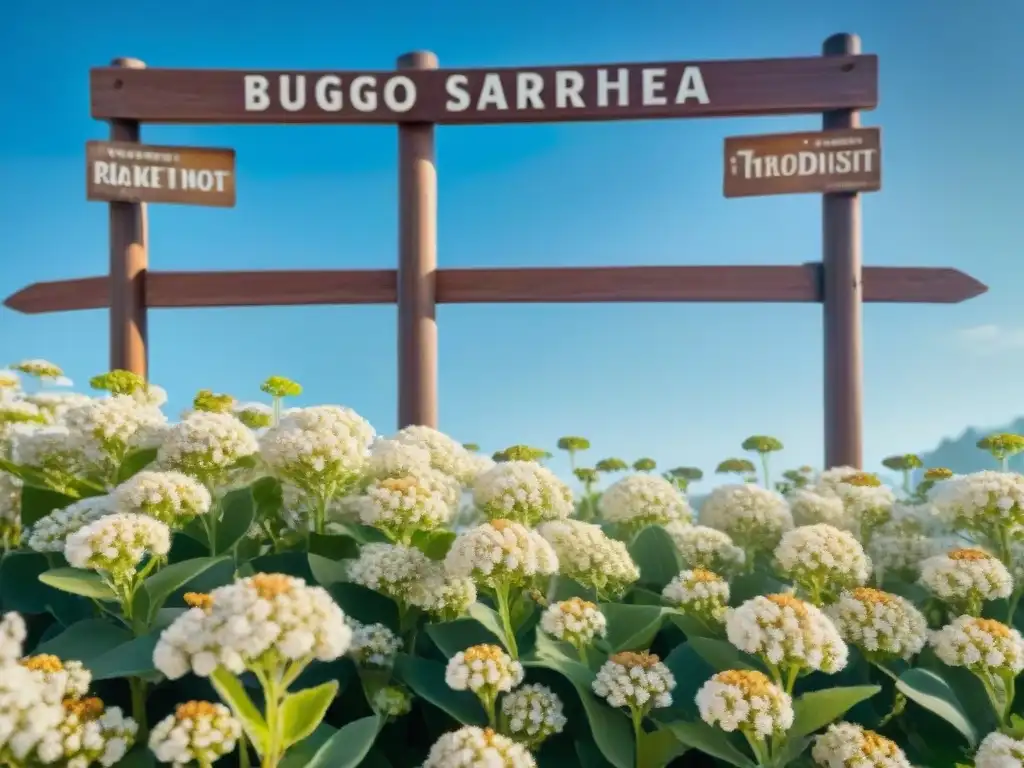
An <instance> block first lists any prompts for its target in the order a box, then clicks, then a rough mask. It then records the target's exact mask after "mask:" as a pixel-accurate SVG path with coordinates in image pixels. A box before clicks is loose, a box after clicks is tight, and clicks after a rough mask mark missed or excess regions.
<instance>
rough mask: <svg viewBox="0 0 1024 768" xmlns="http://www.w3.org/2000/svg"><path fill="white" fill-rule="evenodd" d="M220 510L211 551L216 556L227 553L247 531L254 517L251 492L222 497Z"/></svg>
mask: <svg viewBox="0 0 1024 768" xmlns="http://www.w3.org/2000/svg"><path fill="white" fill-rule="evenodd" d="M220 509H221V511H222V512H221V517H220V520H219V521H218V523H217V541H216V542H214V547H213V551H214V552H215V553H218V554H219V553H223V552H227V551H229V550H230V549H231V548H232V547H233V546H235V544H236V543H237V542H238V540H239V539H241V538H242V537H243V536H245V534H246V533H247V532H248V531H249V527H250V526H251V525H252V521H253V520H254V519H255V517H256V504H255V502H254V501H253V498H252V491H251V490H249V489H248V488H240V489H239V490H237V491H231V492H230V493H228V494H226V495H225V496H224V499H223V500H222V501H221V503H220ZM212 513H213V511H212V510H211V514H212Z"/></svg>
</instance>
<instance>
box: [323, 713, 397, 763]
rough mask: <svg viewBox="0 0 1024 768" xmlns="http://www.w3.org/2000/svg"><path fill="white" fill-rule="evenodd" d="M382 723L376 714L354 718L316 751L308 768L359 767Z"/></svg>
mask: <svg viewBox="0 0 1024 768" xmlns="http://www.w3.org/2000/svg"><path fill="white" fill-rule="evenodd" d="M381 725H382V723H381V721H380V718H378V717H377V716H376V715H371V716H370V717H364V718H361V719H359V720H353V721H352V722H351V723H349V724H348V725H346V726H345V727H344V728H342V729H341V730H339V731H338V732H337V733H335V734H334V735H333V736H331V738H330V739H328V740H327V743H326V744H324V745H323V746H322V747H320V749H318V750H317V751H316V754H315V755H313V759H312V760H310V761H309V762H308V763H306V768H357V766H359V765H362V763H363V759H364V758H365V757H366V755H367V754H369V752H370V750H371V749H373V743H374V741H376V739H377V734H378V733H379V732H380V727H381Z"/></svg>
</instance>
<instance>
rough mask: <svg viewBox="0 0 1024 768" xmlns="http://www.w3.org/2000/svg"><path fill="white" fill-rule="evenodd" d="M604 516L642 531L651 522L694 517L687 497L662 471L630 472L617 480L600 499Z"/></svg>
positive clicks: (685, 519) (629, 527) (683, 519)
mask: <svg viewBox="0 0 1024 768" xmlns="http://www.w3.org/2000/svg"><path fill="white" fill-rule="evenodd" d="M598 509H599V511H600V513H601V518H602V519H603V520H605V521H606V522H609V523H617V524H620V525H624V526H626V527H627V528H628V529H629V530H631V531H638V530H640V529H641V528H644V527H646V526H648V525H665V524H666V523H671V522H673V521H676V520H682V521H689V520H692V519H693V511H692V510H691V509H690V505H689V503H688V502H687V501H686V497H685V496H683V494H681V493H680V492H679V489H678V488H676V487H675V486H674V485H673V484H672V483H670V482H669V481H668V480H666V479H665V478H663V477H659V476H658V475H650V474H647V473H640V474H636V475H628V476H626V477H624V478H622V479H621V480H618V481H616V482H615V483H613V484H612V485H611V486H610V487H609V488H608V490H606V491H605V492H604V493H602V494H601V498H600V500H599V501H598Z"/></svg>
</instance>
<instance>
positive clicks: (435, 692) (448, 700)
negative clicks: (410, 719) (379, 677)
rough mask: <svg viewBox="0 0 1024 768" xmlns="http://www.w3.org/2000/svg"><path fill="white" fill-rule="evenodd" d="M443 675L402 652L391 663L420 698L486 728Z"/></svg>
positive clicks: (477, 709) (473, 700) (479, 711)
mask: <svg viewBox="0 0 1024 768" xmlns="http://www.w3.org/2000/svg"><path fill="white" fill-rule="evenodd" d="M444 672H445V668H444V665H443V664H439V663H438V662H436V661H429V660H427V659H420V658H416V657H414V656H408V655H406V654H404V653H402V654H399V655H398V658H397V659H396V660H395V676H396V677H397V678H398V679H399V680H401V681H402V682H403V683H405V684H406V685H407V686H409V688H411V689H412V691H413V693H415V694H416V695H417V696H419V697H420V698H421V699H423V700H425V701H428V702H430V703H431V704H433V705H434V706H435V707H437V708H438V709H441V710H443V711H445V712H447V713H448V714H449V715H451V716H452V717H454V718H455V719H456V720H458V721H459V722H460V723H462V724H463V725H479V726H484V725H487V717H486V715H485V714H484V710H483V707H482V706H481V705H480V701H479V700H478V699H477V697H476V696H474V695H473V694H472V693H470V692H469V691H453V690H452V689H451V688H449V687H448V684H447V683H446V682H445V680H444ZM626 768H629V766H626Z"/></svg>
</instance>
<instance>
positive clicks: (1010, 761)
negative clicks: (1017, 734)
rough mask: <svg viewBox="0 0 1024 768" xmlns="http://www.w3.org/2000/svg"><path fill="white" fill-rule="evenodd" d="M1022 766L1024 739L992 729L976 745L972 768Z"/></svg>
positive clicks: (1023, 763)
mask: <svg viewBox="0 0 1024 768" xmlns="http://www.w3.org/2000/svg"><path fill="white" fill-rule="evenodd" d="M1020 766H1024V741H1022V740H1021V739H1015V738H1013V737H1012V736H1007V735H1006V734H1005V733H1000V732H999V731H993V732H992V733H990V734H989V735H988V736H986V737H985V738H984V739H982V740H981V744H980V745H979V746H978V752H977V754H976V755H975V756H974V768H1020Z"/></svg>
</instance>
